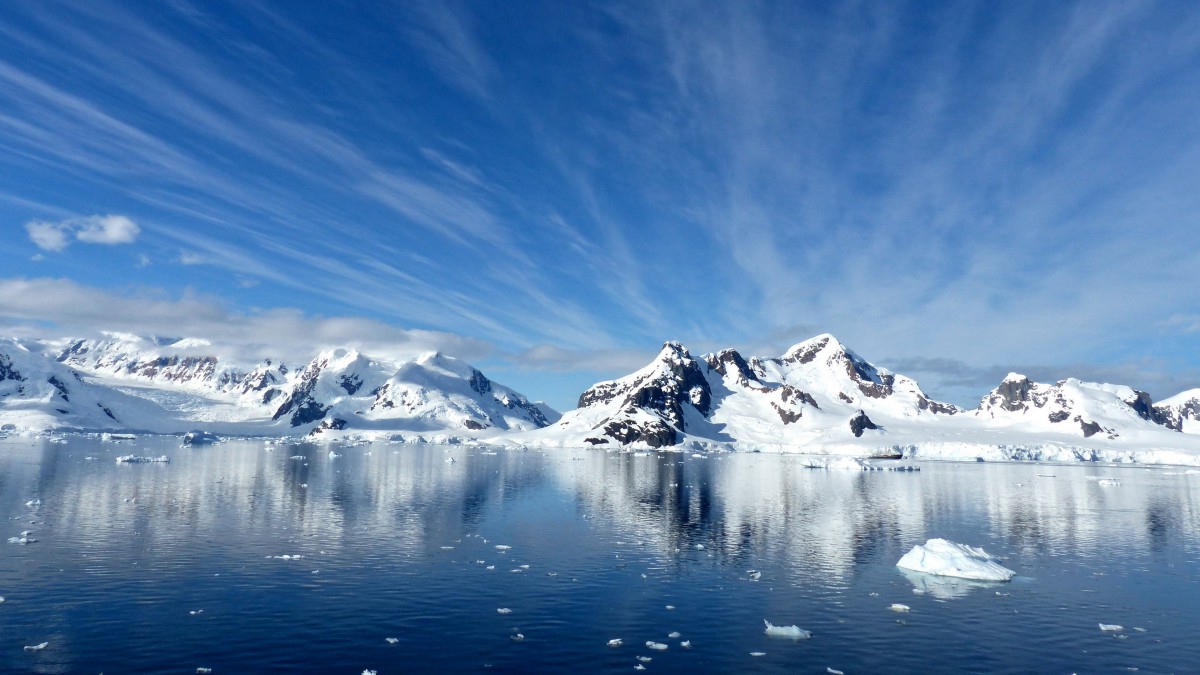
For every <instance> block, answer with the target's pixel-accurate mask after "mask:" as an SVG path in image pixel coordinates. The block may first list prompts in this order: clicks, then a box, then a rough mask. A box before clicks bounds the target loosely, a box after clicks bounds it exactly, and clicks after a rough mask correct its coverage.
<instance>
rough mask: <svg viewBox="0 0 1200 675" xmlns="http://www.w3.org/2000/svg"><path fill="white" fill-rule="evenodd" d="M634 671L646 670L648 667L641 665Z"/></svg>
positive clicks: (635, 667)
mask: <svg viewBox="0 0 1200 675" xmlns="http://www.w3.org/2000/svg"><path fill="white" fill-rule="evenodd" d="M633 669H634V670H645V669H646V666H643V665H642V664H640V663H639V664H637V665H636V666H634V667H633Z"/></svg>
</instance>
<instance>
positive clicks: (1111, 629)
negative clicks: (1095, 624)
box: [1100, 623, 1125, 633]
mask: <svg viewBox="0 0 1200 675" xmlns="http://www.w3.org/2000/svg"><path fill="white" fill-rule="evenodd" d="M1100 630H1102V631H1104V632H1105V633H1116V632H1118V631H1123V630H1125V627H1124V626H1121V625H1118V624H1115V623H1102V624H1100Z"/></svg>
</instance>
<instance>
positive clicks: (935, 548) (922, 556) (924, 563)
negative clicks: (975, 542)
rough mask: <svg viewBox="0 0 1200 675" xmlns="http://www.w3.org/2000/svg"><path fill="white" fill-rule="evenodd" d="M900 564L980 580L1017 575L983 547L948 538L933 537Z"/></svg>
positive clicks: (906, 567)
mask: <svg viewBox="0 0 1200 675" xmlns="http://www.w3.org/2000/svg"><path fill="white" fill-rule="evenodd" d="M896 566H897V567H900V568H902V569H909V570H913V571H916V572H924V573H925V574H933V575H937V576H946V577H959V578H962V579H975V580H978V581H1008V580H1009V579H1012V578H1013V577H1014V576H1016V574H1017V573H1016V572H1014V571H1012V570H1010V569H1008V568H1007V567H1004V566H1003V565H1001V564H1000V563H998V562H996V561H995V559H994V558H993V557H992V556H990V555H988V553H987V552H986V551H984V550H983V549H981V548H973V547H971V546H967V545H965V544H956V543H954V542H952V541H946V540H945V539H930V540H929V541H927V542H925V545H924V546H922V545H920V544H918V545H916V546H914V547H913V549H912V550H911V551H909V552H908V553H905V554H904V557H903V558H900V562H898V563H896Z"/></svg>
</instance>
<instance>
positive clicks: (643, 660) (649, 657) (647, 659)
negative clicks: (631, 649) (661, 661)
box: [637, 656, 654, 663]
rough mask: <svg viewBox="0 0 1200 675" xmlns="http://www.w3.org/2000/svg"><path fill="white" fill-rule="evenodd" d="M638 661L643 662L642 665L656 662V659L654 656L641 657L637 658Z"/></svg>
mask: <svg viewBox="0 0 1200 675" xmlns="http://www.w3.org/2000/svg"><path fill="white" fill-rule="evenodd" d="M637 660H638V661H641V662H642V663H650V662H651V661H653V660H654V657H653V656H639V657H637Z"/></svg>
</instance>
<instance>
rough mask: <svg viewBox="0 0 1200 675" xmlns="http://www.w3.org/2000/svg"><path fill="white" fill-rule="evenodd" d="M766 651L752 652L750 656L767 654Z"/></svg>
mask: <svg viewBox="0 0 1200 675" xmlns="http://www.w3.org/2000/svg"><path fill="white" fill-rule="evenodd" d="M766 655H767V653H766V652H750V656H766Z"/></svg>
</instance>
